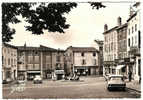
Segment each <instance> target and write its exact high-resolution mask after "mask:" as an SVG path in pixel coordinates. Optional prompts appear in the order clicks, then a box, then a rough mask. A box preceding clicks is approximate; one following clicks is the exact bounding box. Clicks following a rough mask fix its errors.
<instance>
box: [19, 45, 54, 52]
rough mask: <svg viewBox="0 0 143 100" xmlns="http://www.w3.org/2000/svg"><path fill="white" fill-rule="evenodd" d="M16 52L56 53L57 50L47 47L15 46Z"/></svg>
mask: <svg viewBox="0 0 143 100" xmlns="http://www.w3.org/2000/svg"><path fill="white" fill-rule="evenodd" d="M17 48H18V50H24V51H30V50H37V51H57V49H54V48H49V47H41V46H40V47H31V46H29V47H28V46H17Z"/></svg>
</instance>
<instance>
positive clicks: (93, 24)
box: [9, 2, 133, 49]
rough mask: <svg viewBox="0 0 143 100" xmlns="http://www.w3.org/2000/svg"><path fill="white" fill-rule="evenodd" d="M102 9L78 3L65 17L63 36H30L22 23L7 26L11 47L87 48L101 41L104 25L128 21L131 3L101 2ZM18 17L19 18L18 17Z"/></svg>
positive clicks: (61, 34)
mask: <svg viewBox="0 0 143 100" xmlns="http://www.w3.org/2000/svg"><path fill="white" fill-rule="evenodd" d="M103 4H104V5H105V6H106V8H101V9H99V10H96V9H92V7H91V6H90V5H89V4H88V3H78V6H77V7H76V8H74V9H72V10H71V12H70V13H69V14H65V16H66V18H67V23H68V24H70V25H71V26H70V28H69V29H66V30H65V33H64V34H63V33H52V32H48V31H47V30H45V31H44V34H42V35H33V34H32V33H31V32H29V31H25V28H24V26H25V25H27V24H28V23H25V22H24V20H23V21H22V23H19V24H16V25H13V24H10V26H11V27H13V28H15V29H16V34H14V35H13V37H14V39H12V40H11V42H9V43H10V44H12V45H16V46H23V45H24V44H25V43H26V45H27V46H39V45H44V46H47V47H52V48H56V49H58V48H60V49H66V48H67V47H69V46H76V47H90V46H93V45H94V40H95V39H99V40H103V39H104V36H103V34H102V33H103V32H104V24H107V25H108V29H110V28H112V27H114V26H116V25H117V18H118V17H119V16H120V17H121V18H122V23H123V24H124V23H126V20H127V19H128V18H129V7H130V5H132V4H133V3H109V2H106V3H103ZM19 18H20V17H19Z"/></svg>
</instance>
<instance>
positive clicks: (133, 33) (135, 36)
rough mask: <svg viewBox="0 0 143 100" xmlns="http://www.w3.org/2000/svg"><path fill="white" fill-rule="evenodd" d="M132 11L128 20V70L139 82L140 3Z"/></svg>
mask: <svg viewBox="0 0 143 100" xmlns="http://www.w3.org/2000/svg"><path fill="white" fill-rule="evenodd" d="M132 8H133V9H134V10H131V11H130V17H129V19H128V20H127V23H128V27H127V52H128V59H129V61H130V63H129V64H128V69H129V71H130V72H132V78H133V79H135V80H139V79H140V76H141V56H140V55H141V54H140V48H141V30H140V29H141V24H140V22H141V20H140V19H141V18H140V17H141V15H140V3H139V2H137V3H135V4H134V5H133V6H132Z"/></svg>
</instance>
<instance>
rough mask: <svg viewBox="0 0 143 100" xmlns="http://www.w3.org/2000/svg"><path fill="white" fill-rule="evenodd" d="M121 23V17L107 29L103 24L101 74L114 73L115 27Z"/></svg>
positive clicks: (116, 46)
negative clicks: (115, 24) (102, 66)
mask: <svg viewBox="0 0 143 100" xmlns="http://www.w3.org/2000/svg"><path fill="white" fill-rule="evenodd" d="M120 25H121V18H120V17H119V18H118V19H117V26H115V27H113V28H111V29H108V26H107V24H105V25H104V33H103V34H104V47H103V57H104V68H103V75H105V74H108V73H112V74H115V73H116V63H115V60H116V59H118V40H117V38H118V37H117V36H118V34H117V28H118V26H120Z"/></svg>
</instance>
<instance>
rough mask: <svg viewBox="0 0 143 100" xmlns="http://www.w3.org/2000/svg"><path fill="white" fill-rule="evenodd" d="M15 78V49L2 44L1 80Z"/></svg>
mask: <svg viewBox="0 0 143 100" xmlns="http://www.w3.org/2000/svg"><path fill="white" fill-rule="evenodd" d="M16 78H17V47H15V46H12V45H10V44H7V43H2V80H3V81H7V80H9V81H13V80H15V79H16Z"/></svg>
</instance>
